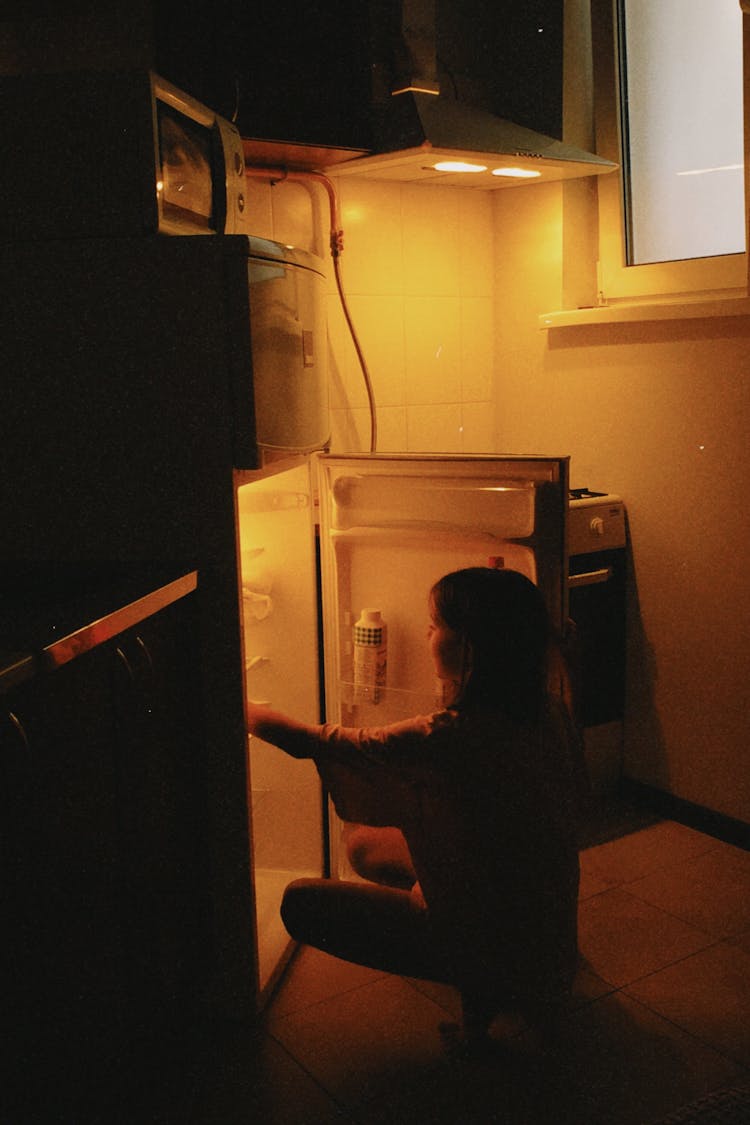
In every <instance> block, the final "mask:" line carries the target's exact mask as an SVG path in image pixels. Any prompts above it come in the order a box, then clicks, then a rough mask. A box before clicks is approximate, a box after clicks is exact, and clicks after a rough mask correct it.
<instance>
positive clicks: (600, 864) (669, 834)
mask: <svg viewBox="0 0 750 1125" xmlns="http://www.w3.org/2000/svg"><path fill="white" fill-rule="evenodd" d="M715 845H716V841H715V840H712V839H711V837H709V836H705V835H704V834H703V833H702V832H696V831H695V830H694V829H692V828H687V827H686V826H685V825H684V824H677V823H676V822H675V821H673V820H663V821H661V822H660V823H658V824H654V825H651V826H650V827H648V828H642V829H640V831H638V832H631V833H629V834H628V835H627V836H622V837H620V839H618V840H610V841H608V842H607V843H606V844H599V845H597V846H596V847H593V848H587V849H586V850H585V851H583V852H582V853H581V883H582V890H583V892H584V894H583V895H582V897H587V894H586V892H587V888H588V887H593V888H598V890H604V889H605V888H607V887H616V886H620V885H621V884H623V883H630V882H631V881H632V880H634V879H641V878H643V877H644V876H646V875H650V874H651V873H652V872H654V871H658V870H661V869H664V868H667V869H668V868H670V867H671V866H673V865H674V864H678V863H683V862H684V861H685V860H687V859H690V858H692V857H694V856H697V855H701V854H702V853H703V852H706V851H708V850H710V849H711V848H712V847H714V846H715ZM598 890H597V889H594V890H592V891H590V892H589V893H594V894H596V893H598Z"/></svg>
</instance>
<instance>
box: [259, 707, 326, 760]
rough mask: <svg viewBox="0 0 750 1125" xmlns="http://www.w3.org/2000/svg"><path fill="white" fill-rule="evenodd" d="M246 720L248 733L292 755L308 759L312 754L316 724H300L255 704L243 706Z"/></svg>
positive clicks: (317, 732) (316, 743)
mask: <svg viewBox="0 0 750 1125" xmlns="http://www.w3.org/2000/svg"><path fill="white" fill-rule="evenodd" d="M245 722H246V725H247V730H248V733H249V734H254V735H257V737H258V738H262V739H263V741H264V742H270V743H271V744H272V745H273V746H278V748H279V749H280V750H283V751H284V752H285V753H286V754H289V755H290V756H291V757H292V758H311V757H313V755H314V753H315V750H316V748H317V745H318V737H319V734H320V727H319V726H315V725H313V724H311V723H302V722H300V721H299V720H298V719H292V718H291V717H290V716H289V715H284V714H282V712H281V711H274V710H273V709H272V708H270V707H265V706H263V705H261V704H258V703H247V704H246V705H245Z"/></svg>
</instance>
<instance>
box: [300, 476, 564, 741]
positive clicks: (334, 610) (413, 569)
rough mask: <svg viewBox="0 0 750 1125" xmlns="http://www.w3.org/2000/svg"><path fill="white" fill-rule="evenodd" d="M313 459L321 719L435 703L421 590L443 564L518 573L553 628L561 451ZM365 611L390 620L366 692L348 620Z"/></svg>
mask: <svg viewBox="0 0 750 1125" xmlns="http://www.w3.org/2000/svg"><path fill="white" fill-rule="evenodd" d="M316 465H317V479H318V490H319V497H320V525H321V574H322V593H323V609H324V652H325V665H326V717H327V718H328V719H329V720H330V721H334V722H343V723H346V724H352V725H357V726H359V725H381V724H383V723H387V722H393V721H395V720H397V719H400V718H405V717H406V716H408V715H412V714H417V713H424V712H429V711H431V710H434V709H435V708H436V707H439V706H440V705H441V699H440V695H439V692H438V685H437V684H436V682H435V678H434V672H433V669H432V664H431V660H430V657H429V653H428V649H427V643H426V633H427V627H428V624H429V613H428V594H429V590H430V587H431V586H432V585H433V583H434V582H435V581H437V579H438V578H440V577H441V576H442V575H443V574H446V573H448V572H449V571H452V570H458V569H460V568H462V567H466V566H488V565H489V566H502V567H506V568H508V569H511V570H518V571H521V572H522V573H523V574H525V575H527V577H529V578H530V579H531V580H532V581H533V582H535V583H536V584H537V585H538V586H539V587H540V588H541V589H542V591H543V593H544V595H545V598H546V601H547V604H548V606H549V609H550V612H551V615H552V618H553V621H554V622H555V623H556V624H557V625H562V622H563V621H564V619H565V617H566V615H567V589H566V581H565V576H566V574H567V558H566V547H565V544H566V533H567V511H568V459H567V458H565V457H560V458H541V457H540V458H536V457H497V458H495V457H493V458H486V457H450V456H445V457H431V456H425V457H419V456H406V455H405V456H401V457H396V456H394V457H388V456H380V455H378V456H365V455H363V456H352V457H343V456H337V455H334V454H322V455H319V456H318V457H316ZM365 608H368V609H377V610H380V612H381V614H382V618H383V620H384V621H385V623H386V625H387V668H386V678H385V685H384V687H383V688H381V689H380V690H379V691H377V692H375V693H373V694H372V696H371V697H369V698H368V697H367V693H366V692H363V691H362V690H361V688H360V687H359V685H358V684H355V675H354V671H355V646H354V625H355V623H356V621H357V619H358V618H359V616H360V613H361V611H362V609H365Z"/></svg>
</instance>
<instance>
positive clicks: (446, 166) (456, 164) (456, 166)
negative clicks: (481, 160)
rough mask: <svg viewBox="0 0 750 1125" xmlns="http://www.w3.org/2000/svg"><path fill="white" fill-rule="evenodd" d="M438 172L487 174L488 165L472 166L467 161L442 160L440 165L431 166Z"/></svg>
mask: <svg viewBox="0 0 750 1125" xmlns="http://www.w3.org/2000/svg"><path fill="white" fill-rule="evenodd" d="M430 168H434V169H435V171H436V172H486V171H487V165H486V164H470V163H469V162H468V161H467V160H441V161H440V162H439V163H438V164H431V165H430Z"/></svg>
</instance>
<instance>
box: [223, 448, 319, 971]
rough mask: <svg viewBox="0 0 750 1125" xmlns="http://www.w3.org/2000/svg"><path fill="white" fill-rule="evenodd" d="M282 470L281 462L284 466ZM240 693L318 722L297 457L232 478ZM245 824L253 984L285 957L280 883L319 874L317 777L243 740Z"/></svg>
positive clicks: (310, 528) (304, 468)
mask: <svg viewBox="0 0 750 1125" xmlns="http://www.w3.org/2000/svg"><path fill="white" fill-rule="evenodd" d="M285 464H286V463H285ZM235 479H236V485H237V487H236V490H235V495H236V511H237V545H238V551H239V561H240V568H239V569H240V599H241V606H242V635H243V657H244V662H245V690H246V694H247V696H248V698H250V699H252V700H255V701H256V702H265V703H268V704H270V705H271V706H273V707H275V708H278V709H279V710H281V711H285V712H287V713H289V714H292V715H294V716H295V717H296V718H299V719H302V720H305V721H308V722H318V721H319V718H320V692H319V673H318V647H319V646H318V624H317V622H318V613H317V603H318V598H317V575H316V562H315V533H314V521H313V518H312V501H311V489H310V471H309V464H308V462H307V460H303V461H301V462H300V463H298V464H295V465H293V466H292V467H287V468H284V469H282V470H280V471H276V472H271V471H268V472H266V473H264V472H263V471H259V472H256V473H242V474H239V473H238V474H236V478H235ZM248 759H249V761H248V777H249V788H250V792H249V795H248V796H249V804H250V824H251V837H252V848H253V874H254V880H255V900H256V924H257V937H258V961H259V977H260V980H259V986H260V990H261V991H262V990H263V989H266V988H267V987H268V985H269V982H271V983H272V981H273V979H274V977H275V974H276V972H277V970H278V969H279V968H280V967H281V965H282V964H283V959H284V957H285V955H286V953H287V952H288V950H289V947H290V943H289V937H288V935H287V933H286V930H285V929H284V926H283V924H282V922H281V918H280V917H279V904H280V902H281V896H282V894H283V891H284V888H285V887H286V885H287V883H289V882H290V881H291V880H292V879H296V878H301V877H303V876H320V875H322V874H323V861H324V847H323V837H324V833H323V803H322V794H321V789H320V782H319V780H318V775H317V771H316V770H315V767H314V766H313V764H312V763H311V762H309V761H296V760H295V759H293V758H290V757H288V756H287V755H286V754H283V753H282V752H281V751H280V750H277V749H276V748H275V747H273V746H270V745H269V744H268V743H266V742H263V741H262V740H261V739H258V738H251V739H249V744H248Z"/></svg>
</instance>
